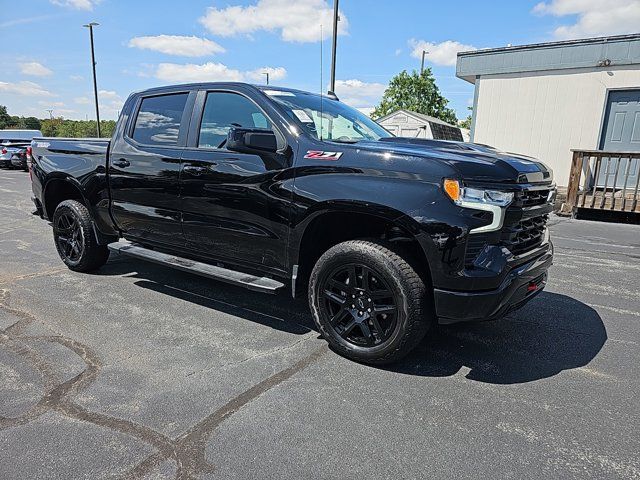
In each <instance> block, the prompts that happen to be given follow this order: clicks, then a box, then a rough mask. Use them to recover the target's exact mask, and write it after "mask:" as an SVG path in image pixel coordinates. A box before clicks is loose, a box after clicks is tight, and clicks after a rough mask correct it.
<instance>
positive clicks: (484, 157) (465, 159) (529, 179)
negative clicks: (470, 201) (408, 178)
mask: <svg viewBox="0 0 640 480" xmlns="http://www.w3.org/2000/svg"><path fill="white" fill-rule="evenodd" d="M357 147H358V148H359V149H363V150H370V149H371V150H376V151H378V152H385V153H393V154H396V155H398V156H404V155H407V156H410V157H412V158H413V159H415V157H420V158H422V159H424V162H429V161H437V162H442V163H446V164H447V165H449V166H451V167H452V168H454V169H455V170H456V171H457V172H458V174H459V175H460V176H461V177H462V178H463V179H464V180H467V181H474V182H491V183H551V182H552V181H553V172H552V170H551V169H550V168H549V167H547V166H546V165H545V164H544V163H542V162H540V161H538V160H536V159H534V158H531V157H527V156H524V155H516V154H513V153H507V152H501V151H499V150H497V149H495V148H492V147H489V146H487V145H481V144H477V143H463V142H449V141H443V140H427V139H421V138H400V137H390V138H383V139H380V140H379V141H377V142H358V144H357ZM410 165H411V168H410V169H411V170H416V169H417V170H422V169H423V168H425V169H427V168H429V167H428V163H424V164H423V163H422V162H416V161H411V162H410ZM413 173H419V172H413Z"/></svg>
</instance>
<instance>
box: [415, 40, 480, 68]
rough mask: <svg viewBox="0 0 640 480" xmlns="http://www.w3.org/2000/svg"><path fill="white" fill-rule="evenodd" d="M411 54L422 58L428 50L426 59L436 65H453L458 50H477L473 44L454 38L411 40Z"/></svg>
mask: <svg viewBox="0 0 640 480" xmlns="http://www.w3.org/2000/svg"><path fill="white" fill-rule="evenodd" d="M409 46H410V47H411V49H412V50H411V56H412V57H414V58H422V52H423V51H425V50H426V52H427V54H426V55H425V57H426V59H427V60H429V61H430V62H431V63H433V64H435V65H444V66H447V67H453V66H455V64H456V59H457V55H458V52H468V51H470V50H477V48H476V47H474V46H473V45H465V44H463V43H460V42H456V41H454V40H447V41H445V42H441V43H433V42H427V41H425V40H415V39H413V38H412V39H411V40H409Z"/></svg>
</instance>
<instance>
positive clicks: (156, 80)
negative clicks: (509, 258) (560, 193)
mask: <svg viewBox="0 0 640 480" xmlns="http://www.w3.org/2000/svg"><path fill="white" fill-rule="evenodd" d="M332 8H333V0H328V1H326V0H223V1H219V0H184V1H175V0H174V1H167V0H153V1H150V0H136V1H124V0H0V65H2V68H0V105H6V106H7V108H8V111H9V113H10V114H12V115H24V116H36V117H39V118H46V117H48V116H49V115H50V113H49V112H48V110H53V115H54V116H56V117H59V116H61V117H64V118H71V119H85V118H88V119H94V118H95V107H94V103H93V83H92V73H91V60H90V47H89V32H88V29H86V28H83V27H82V25H83V24H86V23H88V22H98V23H99V24H100V25H99V26H97V27H95V30H94V35H95V53H96V62H97V66H96V69H97V76H98V89H99V92H100V93H99V97H100V113H101V118H103V119H115V118H116V117H117V115H118V112H119V110H120V108H121V106H122V104H123V103H124V100H125V99H126V97H127V96H128V95H129V94H130V93H131V92H133V91H139V90H143V89H145V88H149V87H153V86H158V85H166V84H175V83H186V82H194V81H227V80H229V81H247V82H251V83H264V82H265V80H266V76H265V75H264V74H263V72H266V71H268V72H269V73H270V83H271V84H272V85H280V86H286V87H293V88H300V89H303V90H309V91H315V92H318V91H320V90H321V89H322V90H324V91H326V90H327V88H328V84H329V74H330V65H331V28H332V27H331V25H332ZM339 11H340V19H341V21H340V23H339V28H338V33H339V36H338V55H337V67H336V93H337V94H338V96H339V97H340V98H341V100H343V101H344V102H346V103H348V104H350V105H352V106H354V107H356V108H360V109H362V110H363V111H369V110H370V109H371V108H372V107H374V106H375V105H376V104H377V103H379V101H380V98H381V96H382V94H383V92H384V89H385V87H386V86H387V84H388V82H389V80H390V79H391V78H392V77H393V76H394V75H395V74H397V73H399V72H400V71H402V70H405V69H406V70H409V71H410V70H412V69H419V68H420V60H421V59H420V57H421V55H422V51H423V50H426V51H427V52H428V53H427V54H426V65H427V66H428V67H430V68H431V69H432V71H433V74H434V76H435V78H436V82H437V84H438V86H439V88H440V90H441V91H442V93H443V94H444V96H445V97H446V98H447V99H449V102H450V106H451V107H452V108H453V109H454V110H455V111H456V114H457V116H458V118H460V119H462V118H465V117H466V116H467V115H468V113H469V112H468V109H467V107H468V106H470V105H471V104H472V100H473V86H472V85H471V84H469V83H467V82H465V81H463V80H461V79H458V78H456V76H455V61H456V53H457V52H458V51H467V50H474V49H478V48H493V47H502V46H506V45H508V44H512V45H521V44H529V43H538V42H546V41H554V40H564V39H571V38H586V37H594V36H603V35H617V34H623V33H637V32H639V31H640V0H545V1H541V2H540V1H525V0H484V1H481V0H448V1H441V0H438V1H432V0H395V1H388V0H341V1H340V8H339ZM321 38H322V41H321ZM321 50H322V53H323V55H322V59H323V61H322V62H321ZM321 65H322V68H321ZM321 72H322V76H321Z"/></svg>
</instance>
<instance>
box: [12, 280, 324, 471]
mask: <svg viewBox="0 0 640 480" xmlns="http://www.w3.org/2000/svg"><path fill="white" fill-rule="evenodd" d="M9 299H10V294H9V291H8V290H7V289H0V309H1V310H4V311H5V312H7V313H9V314H10V315H13V316H14V317H16V318H17V321H16V322H14V323H13V324H11V325H10V326H9V327H7V328H5V329H4V330H0V347H5V348H8V349H9V350H10V351H12V352H13V353H15V354H16V355H18V356H20V357H21V358H23V359H24V360H26V361H27V362H28V363H30V364H31V365H32V366H33V368H35V369H36V370H37V371H38V372H40V375H41V376H42V378H43V382H44V393H43V396H42V398H41V399H40V400H39V401H38V402H37V404H36V405H35V406H34V407H32V408H31V409H29V410H27V411H26V412H24V413H23V414H22V415H20V416H18V417H14V418H9V417H3V416H0V430H4V429H7V428H12V427H17V426H20V425H24V424H26V423H29V422H30V421H32V420H34V419H36V418H38V417H39V416H41V415H43V414H44V413H47V412H50V411H54V412H57V413H60V414H62V415H64V416H67V417H69V418H73V419H76V420H79V421H82V422H86V423H91V424H93V425H96V426H100V427H104V428H107V429H110V430H113V431H117V432H120V433H122V434H125V435H129V436H131V437H134V438H137V439H139V440H140V441H142V442H144V443H147V444H148V445H150V446H152V447H153V448H155V449H156V450H157V452H155V453H153V454H151V455H149V456H148V457H147V458H145V459H143V460H142V461H141V462H139V463H138V464H137V465H135V466H134V467H133V468H132V469H131V470H129V471H128V472H126V473H125V474H124V475H123V477H122V478H124V479H139V478H142V477H143V476H144V475H146V474H148V473H149V472H151V471H152V470H153V469H154V468H156V467H157V466H158V465H159V464H160V463H162V462H164V461H166V460H173V461H175V463H176V466H177V470H176V478H177V479H180V480H186V479H194V478H196V476H198V475H200V474H202V473H210V472H212V471H213V470H214V466H213V465H212V464H210V463H209V462H208V461H207V459H206V454H205V449H206V443H207V441H208V440H209V438H210V437H211V435H212V434H213V433H214V432H215V430H216V428H217V427H218V426H219V425H220V424H221V423H222V422H223V421H224V420H226V419H227V418H229V417H231V416H232V415H233V414H234V413H235V412H237V411H238V410H240V409H241V408H242V407H243V406H245V405H247V404H248V403H250V402H251V401H253V400H255V399H256V398H258V397H259V396H260V395H262V394H264V393H265V392H267V391H268V390H270V389H272V388H274V387H275V386H277V385H280V384H281V383H282V382H284V381H286V380H287V379H289V378H291V377H292V376H293V375H295V374H296V373H298V372H300V371H302V370H304V369H305V368H307V367H308V366H310V365H311V364H313V363H314V362H316V361H317V360H318V359H319V358H320V357H322V355H324V354H325V352H327V350H328V347H327V345H326V344H323V345H322V346H320V347H319V348H316V349H315V350H314V351H313V352H311V353H310V354H309V355H307V356H305V357H304V358H302V359H301V360H299V361H297V362H296V363H294V364H293V365H291V366H289V367H287V368H285V369H283V370H280V371H279V372H277V373H275V374H273V375H271V376H269V377H267V378H266V379H264V380H262V381H261V382H259V383H257V384H255V385H253V386H252V387H250V388H249V389H247V390H245V391H244V392H242V393H241V394H240V395H238V396H236V397H234V398H233V399H231V400H229V401H228V402H227V403H225V404H224V405H223V406H222V407H220V408H218V409H217V410H215V411H214V412H213V413H211V414H209V415H208V416H206V417H205V418H203V419H202V420H200V421H199V422H198V423H196V424H195V425H193V426H192V427H190V428H189V429H187V431H185V432H184V433H183V434H182V435H180V436H179V437H177V438H175V439H171V438H170V437H168V436H166V435H165V434H163V433H161V432H158V431H156V430H154V429H152V428H149V427H146V426H144V425H140V424H137V423H135V422H132V421H130V420H125V419H121V418H117V417H112V416H110V415H105V414H102V413H98V412H93V411H91V410H89V409H87V408H86V407H83V406H82V405H79V404H77V403H76V402H74V400H73V397H74V396H75V395H77V394H78V393H79V392H81V391H83V390H85V389H87V388H88V387H89V386H90V385H91V384H92V383H93V382H94V381H95V380H96V378H97V377H98V375H99V373H100V370H101V368H102V365H103V364H102V362H101V360H100V358H99V357H98V355H97V354H96V353H95V352H93V350H91V348H89V347H88V346H87V345H84V344H83V343H81V342H79V341H77V340H73V339H71V338H68V337H66V336H64V335H59V334H55V335H28V334H26V333H25V331H26V329H27V327H28V326H29V325H31V324H32V323H36V322H37V319H36V317H35V316H34V315H33V314H31V313H29V312H26V311H24V310H20V309H17V308H14V307H11V306H10V302H9ZM310 335H311V334H307V335H305V336H304V337H303V338H301V339H300V340H298V341H297V342H294V343H293V344H290V345H286V346H283V347H278V348H276V349H271V350H269V351H268V352H264V353H261V354H257V355H254V356H251V357H248V358H246V359H244V360H242V361H241V362H240V363H243V362H246V361H249V360H251V359H252V358H259V357H263V356H266V355H271V354H273V353H276V352H278V351H283V350H287V349H290V348H293V347H295V346H296V345H298V344H300V343H301V342H304V341H306V340H308V337H309V336H310ZM28 340H40V341H45V342H49V343H57V344H59V345H62V346H63V347H65V348H66V349H68V350H70V351H72V352H73V353H74V354H75V355H77V356H78V357H80V358H81V359H82V361H83V362H84V364H85V368H84V369H83V370H82V371H81V372H80V373H78V374H77V375H75V376H74V377H72V378H70V379H68V380H66V381H64V382H60V378H59V377H58V375H57V374H56V372H55V369H54V367H53V366H52V365H50V364H49V363H48V362H47V361H46V360H45V359H44V357H43V355H42V354H41V353H39V352H38V351H37V350H36V349H35V348H33V347H31V346H29V345H28V344H27V341H28Z"/></svg>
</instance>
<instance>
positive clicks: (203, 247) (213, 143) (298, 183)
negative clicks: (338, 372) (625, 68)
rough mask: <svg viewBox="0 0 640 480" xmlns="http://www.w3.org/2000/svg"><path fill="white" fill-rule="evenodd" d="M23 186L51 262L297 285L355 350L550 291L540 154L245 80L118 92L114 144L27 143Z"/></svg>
mask: <svg viewBox="0 0 640 480" xmlns="http://www.w3.org/2000/svg"><path fill="white" fill-rule="evenodd" d="M32 146H33V154H34V160H33V167H32V174H33V177H32V178H33V180H32V188H33V193H34V202H35V205H36V208H37V210H38V212H39V213H40V215H41V216H42V217H43V218H45V219H48V220H50V221H51V222H52V225H53V237H54V240H55V245H56V247H57V250H58V253H59V254H60V257H61V258H62V261H63V262H64V263H65V264H66V265H67V266H68V267H69V268H70V269H72V270H76V271H81V272H88V271H91V270H95V269H97V268H99V267H100V266H102V265H103V264H104V263H105V262H106V261H107V258H108V257H109V252H110V250H112V251H117V252H120V253H121V254H124V255H130V256H132V257H136V258H139V259H143V260H148V261H151V262H155V263H159V264H162V265H166V266H168V267H172V268H176V269H179V270H183V271H187V272H191V273H194V274H197V275H203V276H206V277H210V278H214V279H217V280H221V281H223V282H228V283H231V284H234V285H239V286H243V287H246V288H248V289H252V290H257V291H260V292H266V293H274V292H277V291H279V290H281V289H283V288H285V287H287V286H288V287H289V288H290V289H291V291H292V294H293V295H296V294H297V293H300V292H302V291H306V292H307V295H308V299H309V304H310V307H311V313H312V315H313V319H314V321H315V323H316V325H317V327H318V330H319V332H321V333H322V335H323V336H324V338H325V339H326V340H327V341H328V342H329V343H330V344H331V346H332V347H333V348H334V349H335V350H337V351H338V352H340V353H342V354H344V355H346V356H348V357H350V358H353V359H356V360H358V361H362V362H369V363H386V362H391V361H394V360H397V359H399V358H400V357H402V356H404V355H406V354H407V353H408V352H409V351H410V350H411V349H412V348H413V347H415V346H416V345H417V344H418V343H419V342H420V340H421V339H422V338H423V337H424V336H425V334H426V333H427V331H428V330H429V328H430V327H432V326H433V325H434V324H436V323H438V322H440V323H455V322H464V321H477V320H487V319H495V318H499V317H501V316H503V315H504V314H506V313H507V312H510V311H512V310H514V309H516V308H518V307H521V306H522V305H523V304H524V303H526V302H528V301H529V300H530V299H531V298H533V297H534V296H535V295H536V294H538V293H539V292H540V291H541V290H542V288H544V286H545V282H546V280H547V269H548V268H549V266H550V265H551V262H552V257H553V247H552V244H551V242H550V241H549V236H548V231H547V228H546V223H547V216H548V215H549V213H550V212H551V211H552V208H553V199H554V195H555V186H554V183H553V174H552V172H551V171H550V170H549V169H548V168H547V167H546V166H545V165H544V164H542V163H540V162H538V161H536V160H534V159H531V158H528V157H521V156H517V155H513V154H507V153H504V152H500V151H497V150H495V149H493V148H490V147H487V146H482V145H474V144H465V143H459V142H447V141H436V140H426V139H415V138H396V137H393V136H392V135H391V134H389V133H388V132H387V131H386V130H385V129H384V128H382V127H381V126H379V125H378V124H376V123H375V122H373V121H372V120H371V119H369V118H368V117H367V116H365V115H363V114H362V113H360V112H359V111H357V110H355V109H353V108H351V107H349V106H347V105H345V104H343V103H341V102H340V101H339V100H338V99H337V98H333V97H328V96H320V95H317V94H312V93H307V92H302V91H298V90H292V89H285V88H276V87H257V86H252V85H247V84H242V83H202V84H191V85H179V86H167V87H161V88H155V89H151V90H146V91H144V92H140V93H134V94H133V95H131V96H130V97H129V98H128V100H127V102H126V103H125V105H124V107H123V109H122V112H121V115H120V118H119V120H118V122H117V125H116V129H115V132H114V134H113V137H112V138H111V140H99V139H61V138H36V139H34V141H33V143H32Z"/></svg>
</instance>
